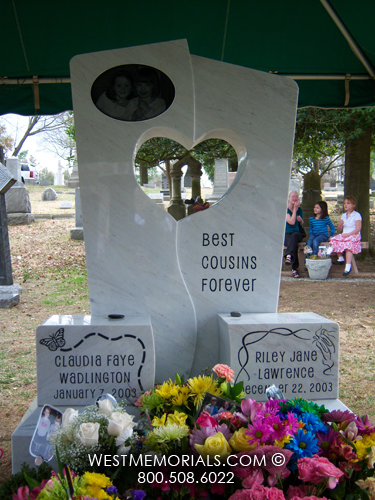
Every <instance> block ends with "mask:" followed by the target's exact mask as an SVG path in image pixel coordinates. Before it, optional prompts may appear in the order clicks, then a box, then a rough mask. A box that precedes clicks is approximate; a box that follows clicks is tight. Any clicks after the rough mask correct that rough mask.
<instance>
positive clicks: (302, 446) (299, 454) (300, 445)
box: [285, 429, 319, 460]
mask: <svg viewBox="0 0 375 500" xmlns="http://www.w3.org/2000/svg"><path fill="white" fill-rule="evenodd" d="M317 443H318V439H317V438H316V437H315V435H314V434H313V433H312V432H310V431H307V432H304V431H303V429H299V430H298V434H297V436H295V437H294V439H293V441H291V442H290V443H288V444H286V445H285V448H287V449H288V450H291V451H292V452H293V453H294V456H295V458H296V459H297V460H298V459H299V458H303V457H309V458H311V457H312V456H313V455H314V453H318V451H319V447H318V445H317Z"/></svg>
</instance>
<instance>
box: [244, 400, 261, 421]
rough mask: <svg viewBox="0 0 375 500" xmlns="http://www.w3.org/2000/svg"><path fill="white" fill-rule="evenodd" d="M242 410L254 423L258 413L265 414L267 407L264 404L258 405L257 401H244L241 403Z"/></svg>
mask: <svg viewBox="0 0 375 500" xmlns="http://www.w3.org/2000/svg"><path fill="white" fill-rule="evenodd" d="M241 410H242V413H243V414H244V415H246V416H247V417H250V420H251V421H252V422H253V421H254V420H255V416H256V414H257V413H264V411H265V406H264V404H263V403H260V402H259V403H257V402H256V401H255V399H243V400H242V401H241Z"/></svg>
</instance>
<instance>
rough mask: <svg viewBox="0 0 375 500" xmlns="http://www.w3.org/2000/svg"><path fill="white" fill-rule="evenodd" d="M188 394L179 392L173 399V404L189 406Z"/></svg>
mask: <svg viewBox="0 0 375 500" xmlns="http://www.w3.org/2000/svg"><path fill="white" fill-rule="evenodd" d="M187 400H188V396H187V395H186V394H183V393H182V392H179V393H178V394H177V396H176V397H175V398H173V399H172V404H173V406H188V405H187Z"/></svg>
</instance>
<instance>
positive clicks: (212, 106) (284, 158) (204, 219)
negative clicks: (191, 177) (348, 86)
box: [177, 56, 297, 373]
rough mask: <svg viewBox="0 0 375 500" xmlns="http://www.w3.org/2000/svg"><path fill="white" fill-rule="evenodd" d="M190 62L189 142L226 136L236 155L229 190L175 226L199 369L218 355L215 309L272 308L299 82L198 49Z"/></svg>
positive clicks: (275, 298) (276, 293) (277, 283)
mask: <svg viewBox="0 0 375 500" xmlns="http://www.w3.org/2000/svg"><path fill="white" fill-rule="evenodd" d="M192 63H193V72H194V89H195V109H196V115H195V123H196V129H195V137H196V139H195V141H196V142H199V141H201V140H204V139H208V138H211V137H218V138H222V139H225V140H226V141H227V142H229V143H230V144H232V146H233V147H234V148H235V150H236V152H237V155H238V159H239V167H238V173H237V175H236V177H235V179H234V181H233V182H232V184H231V186H230V188H229V189H228V191H227V194H226V195H225V196H224V197H223V198H222V199H221V200H220V201H219V202H217V203H216V204H214V205H213V206H211V207H210V208H209V209H208V210H204V211H201V212H198V213H196V214H194V215H192V216H190V217H186V218H185V219H183V220H182V221H180V222H179V225H178V239H177V251H178V256H179V262H180V266H181V272H182V274H183V276H184V278H185V281H186V285H187V287H188V289H189V292H190V294H191V297H192V300H193V303H194V307H195V310H196V314H197V323H198V325H197V328H198V340H197V349H196V355H195V361H194V364H193V372H194V373H198V372H199V371H200V370H201V369H202V368H204V367H206V366H212V365H213V364H215V363H216V362H217V360H218V359H219V334H218V328H217V318H216V313H219V312H223V311H228V312H229V311H233V310H238V311H240V312H242V313H250V312H259V313H260V312H274V313H275V312H276V311H277V303H278V296H279V286H280V273H281V255H282V248H283V242H284V231H285V214H286V200H287V197H288V187H289V178H290V169H291V158H292V149H293V137H294V127H295V112H296V102H297V85H296V84H295V82H293V81H290V80H288V79H287V78H281V77H278V76H275V75H269V74H267V73H262V72H259V71H254V70H250V69H247V68H241V67H238V66H233V65H230V64H225V63H220V62H218V61H212V60H207V59H204V58H200V57H196V56H192ZM220 361H221V360H220Z"/></svg>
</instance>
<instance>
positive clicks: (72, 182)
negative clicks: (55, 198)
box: [66, 161, 79, 188]
mask: <svg viewBox="0 0 375 500" xmlns="http://www.w3.org/2000/svg"><path fill="white" fill-rule="evenodd" d="M66 185H67V186H68V187H69V188H77V187H79V176H78V163H77V161H75V162H74V163H73V171H72V175H71V176H70V179H69V180H68V182H67V183H66Z"/></svg>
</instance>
